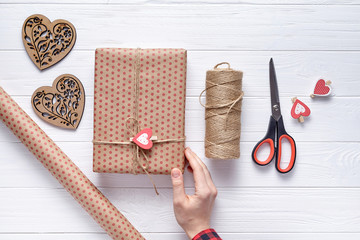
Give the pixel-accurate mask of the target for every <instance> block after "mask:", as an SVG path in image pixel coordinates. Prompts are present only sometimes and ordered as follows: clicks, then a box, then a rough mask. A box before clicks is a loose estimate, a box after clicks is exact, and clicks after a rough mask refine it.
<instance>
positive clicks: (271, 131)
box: [252, 116, 276, 166]
mask: <svg viewBox="0 0 360 240" xmlns="http://www.w3.org/2000/svg"><path fill="white" fill-rule="evenodd" d="M275 131H276V120H275V119H274V118H273V117H272V116H270V120H269V126H268V130H267V132H266V135H265V137H264V138H263V139H261V140H260V141H259V142H258V143H257V144H256V145H255V147H254V150H253V152H252V159H253V160H254V162H255V163H257V164H259V165H261V166H264V165H267V164H269V163H270V162H271V160H272V159H273V158H274V156H275ZM265 143H268V144H269V146H270V154H269V156H268V158H267V159H266V160H265V161H260V160H259V158H258V157H257V152H258V150H259V149H260V147H261V146H264V144H265Z"/></svg>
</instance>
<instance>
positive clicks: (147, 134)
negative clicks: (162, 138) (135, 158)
mask: <svg viewBox="0 0 360 240" xmlns="http://www.w3.org/2000/svg"><path fill="white" fill-rule="evenodd" d="M151 136H152V130H151V128H144V129H143V130H141V131H140V132H139V133H138V134H136V136H135V137H134V138H133V142H134V143H136V145H138V146H139V147H141V148H143V149H150V148H151V147H152V146H153V142H152V141H151V140H150V138H151Z"/></svg>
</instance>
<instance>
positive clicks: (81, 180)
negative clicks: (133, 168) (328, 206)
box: [0, 87, 144, 240]
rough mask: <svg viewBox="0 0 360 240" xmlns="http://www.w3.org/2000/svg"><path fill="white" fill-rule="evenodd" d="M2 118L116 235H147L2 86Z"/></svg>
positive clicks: (135, 237) (136, 239) (136, 238)
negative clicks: (132, 223) (141, 231)
mask: <svg viewBox="0 0 360 240" xmlns="http://www.w3.org/2000/svg"><path fill="white" fill-rule="evenodd" d="M0 119H1V120H2V121H3V122H4V124H5V125H6V126H7V127H8V128H9V129H10V130H11V131H12V132H13V133H14V134H15V135H16V136H17V137H18V138H19V139H20V141H21V142H22V143H23V144H24V145H25V146H26V147H27V148H28V149H29V150H30V152H32V153H33V154H34V155H35V156H36V158H37V159H38V160H39V161H40V162H41V163H42V164H43V165H44V167H45V168H46V169H47V170H49V172H50V173H51V174H52V175H53V176H54V177H55V178H56V179H57V180H58V181H59V183H60V184H61V185H62V186H63V187H64V188H65V189H66V190H67V191H68V192H69V193H70V194H71V195H72V196H73V197H74V198H75V199H76V201H77V202H78V203H79V204H80V205H81V206H82V207H83V208H84V209H85V210H86V211H87V212H88V213H89V214H90V215H91V217H92V218H93V219H94V220H95V221H96V222H97V223H98V224H99V225H100V226H101V227H102V228H103V229H104V230H105V231H106V232H107V233H108V234H109V235H110V236H111V237H112V238H113V239H122V240H128V239H129V240H130V239H132V240H140V239H144V238H143V237H142V236H141V234H140V233H139V232H138V231H137V230H136V229H135V228H134V227H133V225H131V223H130V222H129V221H128V220H127V219H126V218H125V217H124V216H123V215H122V214H121V213H120V212H119V210H118V209H116V207H115V206H114V205H113V204H112V203H111V202H110V201H109V200H108V199H107V198H106V197H105V196H104V195H103V194H102V193H101V192H100V191H99V190H98V189H97V188H96V187H95V185H94V184H93V183H92V182H91V181H90V180H89V179H88V178H87V177H86V176H85V175H84V174H83V173H82V172H81V170H80V169H79V168H78V167H77V166H76V165H75V164H74V163H73V162H72V161H71V160H70V159H69V158H68V157H67V156H66V155H65V153H64V152H63V151H61V149H60V148H59V147H58V146H57V145H56V144H55V143H54V142H53V141H52V140H51V139H50V138H49V137H48V136H47V135H46V133H45V132H44V131H43V130H41V128H40V127H39V126H38V125H37V124H36V123H35V122H34V121H33V120H32V119H31V118H30V117H29V116H28V115H27V114H26V113H25V112H24V111H23V110H22V109H21V108H20V106H19V105H18V104H17V103H16V102H15V101H14V100H13V99H12V98H11V97H10V96H9V95H8V94H7V93H6V92H5V91H4V90H3V89H2V88H1V87H0Z"/></svg>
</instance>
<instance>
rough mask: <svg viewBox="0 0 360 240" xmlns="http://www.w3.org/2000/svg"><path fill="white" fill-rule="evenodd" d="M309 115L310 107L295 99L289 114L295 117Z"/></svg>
mask: <svg viewBox="0 0 360 240" xmlns="http://www.w3.org/2000/svg"><path fill="white" fill-rule="evenodd" d="M309 115H310V108H309V107H308V106H306V104H305V103H303V102H302V101H300V100H299V99H296V100H295V102H294V104H293V106H292V108H291V116H292V117H293V118H295V119H298V118H299V117H300V116H304V117H306V116H309Z"/></svg>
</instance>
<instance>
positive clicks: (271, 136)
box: [252, 58, 296, 173]
mask: <svg viewBox="0 0 360 240" xmlns="http://www.w3.org/2000/svg"><path fill="white" fill-rule="evenodd" d="M269 74H270V94H271V113H272V114H271V116H270V121H269V126H268V130H267V133H266V135H265V137H264V138H263V139H261V140H260V141H259V142H258V143H257V144H256V145H255V147H254V150H253V152H252V159H253V160H254V161H255V163H257V164H258V165H261V166H265V165H267V164H269V163H270V162H271V161H272V160H273V159H274V158H275V167H276V169H277V170H278V171H279V172H280V173H288V172H290V171H291V169H292V168H293V167H294V164H295V158H296V145H295V140H294V139H293V138H292V137H291V136H290V135H289V134H288V133H287V132H286V131H285V127H284V122H283V118H282V115H281V110H280V99H279V90H278V87H277V81H276V74H275V67H274V62H273V59H272V58H271V59H270V62H269ZM275 139H276V141H275ZM283 139H287V140H288V141H289V143H290V146H291V157H290V162H289V164H288V166H287V167H286V168H281V167H280V163H281V150H282V149H281V145H282V140H283ZM265 143H268V144H269V145H270V154H269V156H268V158H267V159H266V160H265V161H260V160H259V159H258V157H257V152H258V150H259V149H260V148H261V147H262V146H263V145H264V144H265Z"/></svg>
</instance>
